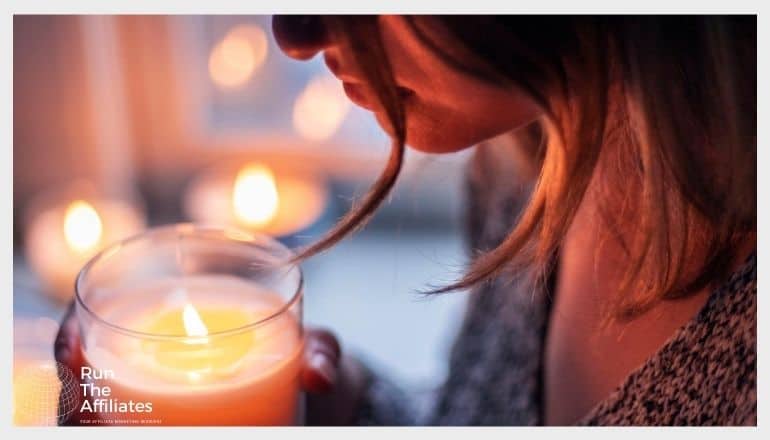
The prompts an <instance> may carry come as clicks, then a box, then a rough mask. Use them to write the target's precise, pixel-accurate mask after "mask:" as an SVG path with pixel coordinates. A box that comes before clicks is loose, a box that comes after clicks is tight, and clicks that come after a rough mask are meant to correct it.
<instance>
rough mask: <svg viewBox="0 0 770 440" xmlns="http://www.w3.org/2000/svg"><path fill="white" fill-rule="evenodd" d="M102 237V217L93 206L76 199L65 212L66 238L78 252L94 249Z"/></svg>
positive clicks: (69, 244)
mask: <svg viewBox="0 0 770 440" xmlns="http://www.w3.org/2000/svg"><path fill="white" fill-rule="evenodd" d="M101 237H102V219H101V218H100V217H99V214H98V213H97V212H96V210H95V209H94V207H93V206H91V205H90V204H88V203H87V202H85V201H83V200H76V201H74V202H72V203H70V205H69V206H68V207H67V212H66V214H64V239H65V240H66V242H67V245H68V246H69V247H70V248H71V249H73V250H75V251H77V252H88V251H91V250H94V248H95V247H96V245H97V244H98V243H99V240H100V239H101Z"/></svg>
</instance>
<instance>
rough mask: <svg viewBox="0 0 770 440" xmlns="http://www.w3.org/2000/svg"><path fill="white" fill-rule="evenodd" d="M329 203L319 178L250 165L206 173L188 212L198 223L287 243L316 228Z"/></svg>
mask: <svg viewBox="0 0 770 440" xmlns="http://www.w3.org/2000/svg"><path fill="white" fill-rule="evenodd" d="M327 201H328V190H327V188H326V185H325V183H324V181H323V180H322V179H321V178H319V177H317V176H314V175H312V174H308V173H298V172H289V171H286V170H278V169H276V170H273V169H272V168H270V167H269V166H268V165H266V164H263V163H260V162H246V163H244V164H242V165H220V166H215V167H212V168H209V169H207V170H205V171H204V172H202V173H201V174H200V175H198V176H197V177H196V178H195V179H194V180H193V181H192V182H191V184H190V185H189V187H188V189H187V191H186V194H185V199H184V208H185V212H186V213H187V216H188V217H189V218H190V219H191V220H192V221H193V222H195V223H201V224H206V225H211V226H220V227H234V228H238V229H241V230H244V231H248V232H261V233H264V234H268V235H271V236H273V237H286V236H290V235H292V234H295V233H297V232H299V231H302V230H304V229H306V228H308V227H310V226H311V225H312V224H313V223H315V221H316V220H318V218H319V217H321V215H322V214H323V212H324V209H325V207H326V204H327Z"/></svg>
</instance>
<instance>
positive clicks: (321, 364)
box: [302, 330, 341, 393]
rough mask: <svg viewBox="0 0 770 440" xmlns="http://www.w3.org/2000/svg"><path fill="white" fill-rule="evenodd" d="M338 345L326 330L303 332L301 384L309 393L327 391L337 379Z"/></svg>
mask: <svg viewBox="0 0 770 440" xmlns="http://www.w3.org/2000/svg"><path fill="white" fill-rule="evenodd" d="M340 354H341V350H340V345H339V342H337V338H336V337H335V336H334V335H333V334H332V333H331V332H329V331H327V330H307V331H306V333H305V365H304V368H303V371H302V386H303V388H304V389H305V391H308V392H310V393H327V392H330V391H331V390H333V389H334V387H335V386H336V384H337V380H338V376H339V374H338V369H339V362H340Z"/></svg>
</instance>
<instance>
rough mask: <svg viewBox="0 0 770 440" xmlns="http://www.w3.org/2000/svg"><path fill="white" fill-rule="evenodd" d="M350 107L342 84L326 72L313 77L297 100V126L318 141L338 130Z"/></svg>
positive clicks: (295, 107)
mask: <svg viewBox="0 0 770 440" xmlns="http://www.w3.org/2000/svg"><path fill="white" fill-rule="evenodd" d="M349 109H350V102H349V101H348V99H347V97H346V96H345V92H344V91H343V90H342V86H341V85H340V84H339V82H338V81H337V80H335V79H334V78H332V77H330V76H327V75H324V76H321V77H318V78H315V79H313V80H312V81H310V82H309V83H308V85H307V87H305V90H303V91H302V93H301V94H300V95H299V96H298V97H297V100H296V101H295V102H294V115H293V119H294V128H295V129H296V130H297V131H298V132H299V134H301V135H302V136H303V137H305V138H307V139H310V140H314V141H319V140H323V139H327V138H329V137H330V136H331V135H333V134H334V132H336V131H337V129H338V128H339V126H340V124H342V121H343V120H344V119H345V116H347V114H348V110H349Z"/></svg>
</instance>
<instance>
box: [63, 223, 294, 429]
mask: <svg viewBox="0 0 770 440" xmlns="http://www.w3.org/2000/svg"><path fill="white" fill-rule="evenodd" d="M291 255H292V254H291V252H290V251H289V250H288V249H287V248H286V247H284V246H283V245H281V244H280V243H278V242H276V241H274V240H272V239H270V238H268V237H266V236H262V235H252V234H246V233H243V232H237V231H230V230H221V229H211V228H202V227H195V226H192V225H174V226H167V227H162V228H158V229H153V230H150V231H148V232H147V233H145V234H142V235H140V236H137V237H134V238H132V239H129V240H126V241H123V242H121V243H119V244H117V245H114V246H111V247H109V248H107V249H105V250H104V251H103V252H101V253H100V254H99V255H97V256H96V257H95V258H94V259H93V260H91V261H90V262H89V263H88V264H87V265H86V266H85V268H84V269H83V270H82V271H81V273H80V275H79V276H78V280H77V283H76V298H77V316H78V321H79V324H80V332H81V342H82V351H83V359H84V364H85V365H84V367H83V368H81V371H79V372H76V373H77V376H78V379H79V380H80V383H81V384H80V395H79V396H78V398H79V399H80V405H81V408H80V411H79V412H80V418H81V419H85V420H91V421H92V423H101V424H117V425H126V424H144V425H147V424H161V425H290V424H295V423H297V422H298V421H299V419H300V416H301V405H300V401H301V393H300V382H299V381H300V368H301V357H302V349H303V337H302V275H301V271H300V269H299V267H298V266H296V265H289V264H287V263H286V261H287V260H288V259H289V258H290V257H291Z"/></svg>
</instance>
